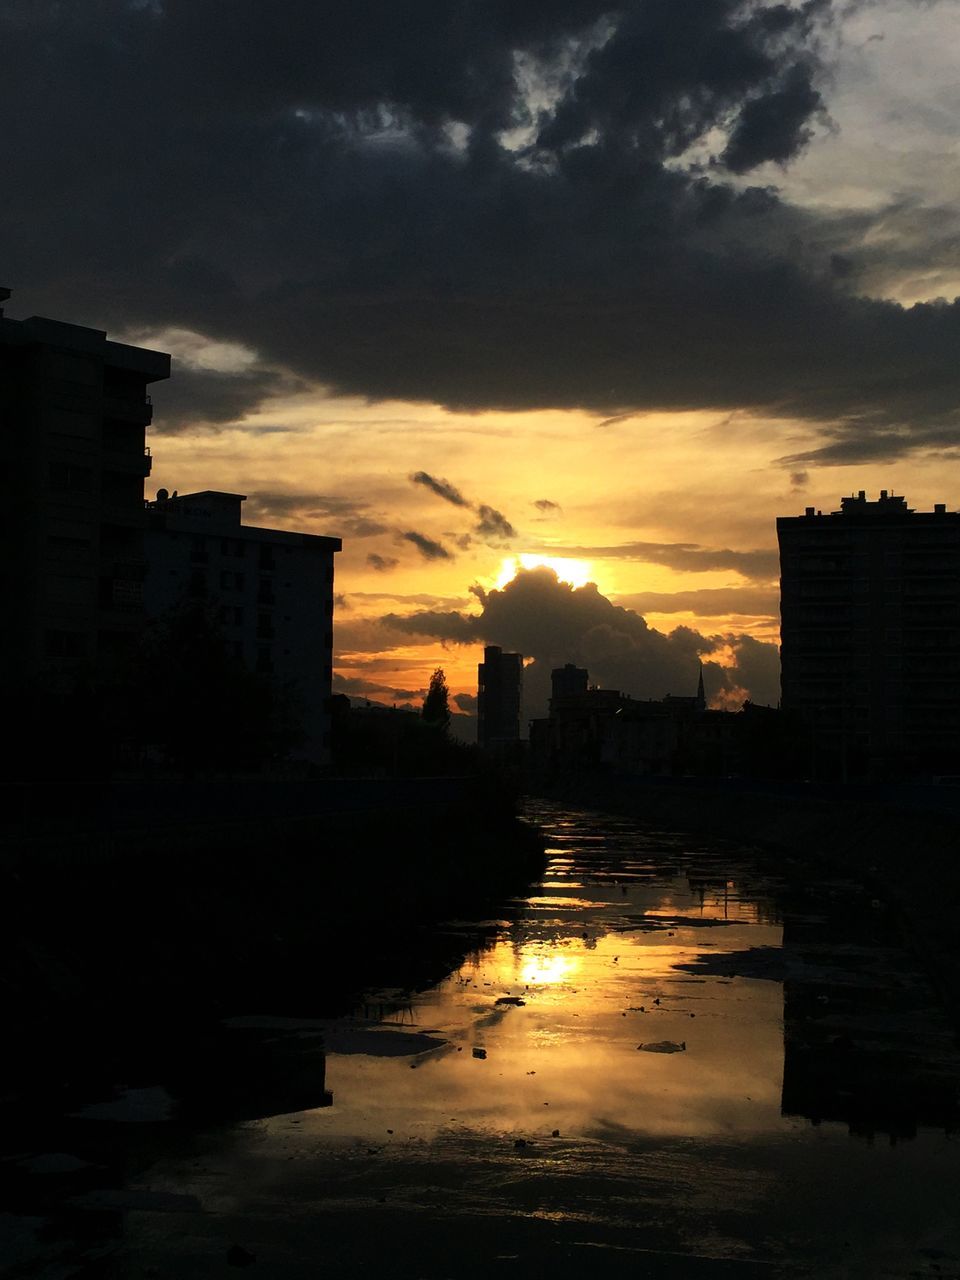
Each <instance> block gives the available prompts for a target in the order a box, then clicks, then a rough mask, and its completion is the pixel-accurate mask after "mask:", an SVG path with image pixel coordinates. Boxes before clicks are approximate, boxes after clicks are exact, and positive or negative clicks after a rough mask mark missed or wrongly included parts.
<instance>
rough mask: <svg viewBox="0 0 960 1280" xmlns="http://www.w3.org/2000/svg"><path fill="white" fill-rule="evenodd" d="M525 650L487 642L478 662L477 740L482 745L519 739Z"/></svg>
mask: <svg viewBox="0 0 960 1280" xmlns="http://www.w3.org/2000/svg"><path fill="white" fill-rule="evenodd" d="M522 702H523V654H521V653H504V652H503V650H502V649H501V648H499V647H498V646H497V645H495V644H490V645H487V647H486V648H485V649H484V651H483V661H482V662H481V663H479V665H478V666H477V742H478V743H479V744H480V746H481V747H491V746H493V745H494V744H495V743H502V742H519V740H520V712H521V706H522Z"/></svg>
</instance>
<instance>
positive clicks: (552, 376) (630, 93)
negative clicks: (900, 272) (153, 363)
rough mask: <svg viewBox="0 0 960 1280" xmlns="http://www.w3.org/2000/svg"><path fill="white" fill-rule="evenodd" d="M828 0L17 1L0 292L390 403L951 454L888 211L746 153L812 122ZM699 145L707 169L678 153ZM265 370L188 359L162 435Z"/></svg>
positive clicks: (932, 312) (937, 331)
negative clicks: (695, 413) (904, 303)
mask: <svg viewBox="0 0 960 1280" xmlns="http://www.w3.org/2000/svg"><path fill="white" fill-rule="evenodd" d="M839 2H840V0H836V3H837V5H838V6H839ZM830 19H831V6H830V4H829V3H828V2H827V0H820V2H814V0H810V2H808V3H801V4H794V5H786V4H776V3H763V2H762V0H756V2H755V3H748V2H745V0H622V3H619V4H617V5H615V6H611V5H610V4H609V0H606V2H604V0H563V2H562V3H554V2H552V0H549V2H548V0H525V2H524V3H522V4H518V3H516V0H460V3H457V4H450V3H449V2H448V0H416V3H411V4H408V5H397V4H396V3H395V2H394V0H354V2H353V3H351V4H343V3H337V4H334V3H333V2H332V0H289V2H288V3H287V4H285V5H284V6H283V7H282V19H278V12H277V8H276V6H275V5H273V4H270V3H267V0H244V3H242V4H237V3H232V2H228V0H165V2H164V3H162V4H139V5H133V4H130V3H128V2H127V0H99V2H98V3H97V4H95V5H63V4H62V3H55V2H54V0H8V3H7V4H6V5H4V6H3V7H2V9H0V39H2V41H3V46H4V75H3V77H2V80H0V99H2V112H3V118H4V119H5V120H8V121H13V120H16V121H18V122H21V123H20V124H19V125H18V127H16V128H14V127H11V128H7V129H4V130H3V131H2V132H0V171H2V172H3V174H4V200H3V202H2V205H0V234H2V238H3V242H4V244H5V246H7V248H8V250H9V252H8V255H7V271H8V273H9V274H8V279H7V280H6V281H5V282H6V283H9V284H11V285H12V286H14V287H15V290H16V292H15V295H14V307H15V308H21V310H19V311H17V312H16V313H17V314H23V313H24V312H27V313H29V311H39V312H44V311H46V312H47V313H50V314H54V315H57V316H62V317H63V318H65V319H75V320H77V321H79V322H87V323H92V324H95V325H98V326H104V325H107V326H111V327H114V328H121V327H122V328H133V327H136V326H152V327H154V328H156V327H162V326H164V325H176V326H179V327H184V328H190V329H193V330H195V331H197V332H200V333H202V334H204V335H207V336H209V337H213V338H216V339H219V340H230V341H237V342H241V343H243V344H244V345H246V346H247V347H249V348H251V349H253V350H255V351H256V352H257V353H258V355H259V357H260V358H261V359H262V361H263V363H264V365H265V367H266V366H273V367H276V368H278V369H283V370H285V371H287V372H288V373H290V374H292V375H294V376H296V377H299V378H305V379H308V380H311V381H315V382H317V383H320V384H323V385H324V386H326V387H328V388H330V389H331V390H333V391H336V392H343V393H348V394H357V395H361V396H365V397H368V398H405V399H417V400H429V401H434V402H437V403H441V404H444V405H447V406H451V407H455V408H461V409H468V410H477V409H482V408H486V407H504V408H511V409H518V408H527V407H538V408H542V407H550V406H559V407H564V408H571V407H581V408H586V409H589V410H590V411H593V412H596V413H598V414H601V415H603V416H605V417H607V418H610V417H611V416H613V417H616V416H618V415H622V414H626V413H629V412H631V411H634V410H649V409H695V408H712V409H723V408H747V409H755V410H763V411H764V412H765V413H767V414H768V415H770V416H771V417H777V416H781V417H791V416H792V417H797V416H799V417H808V418H813V419H817V420H822V421H824V422H827V423H832V424H843V426H844V438H845V439H847V438H849V439H851V440H853V441H854V442H856V441H857V440H858V439H862V438H867V437H869V439H870V440H871V441H874V442H875V441H876V440H878V439H881V438H882V441H883V442H884V444H885V445H886V446H887V447H889V448H890V449H892V450H895V449H896V448H898V447H899V448H901V449H903V448H907V447H909V446H910V443H911V442H912V441H920V442H925V443H926V445H927V446H928V447H934V448H939V447H942V433H943V431H944V430H945V429H946V428H947V427H952V426H956V424H957V421H958V407H960V361H957V359H956V353H957V347H958V340H960V305H958V304H953V305H946V304H944V305H941V306H933V305H928V306H919V307H914V308H912V309H909V310H907V309H904V308H902V307H900V306H898V305H896V304H894V303H891V302H884V301H877V300H870V299H867V298H858V297H856V296H854V294H853V292H852V290H853V289H854V288H855V287H856V285H857V281H858V280H859V279H861V278H862V273H858V271H857V269H856V263H857V257H856V249H857V245H858V244H859V242H860V241H861V240H862V239H863V238H864V235H865V231H866V230H868V229H869V226H868V223H866V222H864V220H863V219H862V218H861V221H860V223H859V224H857V223H856V220H853V221H851V220H849V219H847V220H844V219H834V220H833V221H830V220H828V219H826V216H825V215H815V214H813V213H804V212H802V211H800V210H798V209H796V208H791V207H790V206H788V205H787V204H785V203H784V202H783V201H781V200H780V199H779V198H778V196H777V195H776V193H775V192H772V191H770V190H761V189H757V188H747V189H745V190H744V189H740V188H738V187H736V186H734V185H732V184H731V183H730V182H729V181H727V179H726V178H725V176H724V175H725V173H728V172H730V171H736V172H737V173H738V174H743V173H748V172H749V171H750V170H751V169H752V168H753V167H754V166H755V165H757V164H759V163H761V162H762V161H771V160H772V161H776V162H779V163H781V164H782V163H786V162H787V161H789V160H790V159H791V158H792V157H793V156H794V155H796V154H797V152H798V151H799V150H800V149H802V147H803V146H804V145H806V143H807V141H808V138H809V135H810V130H811V127H812V124H813V123H814V122H815V121H816V120H817V118H818V116H819V115H820V113H821V106H822V104H821V91H822V85H823V83H825V82H826V80H827V78H828V77H826V76H825V75H823V73H822V72H823V69H822V68H821V65H820V61H819V58H820V54H819V49H820V41H819V32H820V31H821V30H822V28H823V26H824V25H825V24H826V23H828V22H829V21H830ZM518 66H520V67H521V68H523V69H524V74H523V75H520V74H518V71H517V68H518ZM530 79H532V81H533V82H535V83H539V84H540V85H541V86H544V89H543V92H542V93H541V94H540V95H539V97H538V98H537V99H536V100H534V99H529V100H528V99H527V98H525V97H524V96H523V94H522V93H521V92H520V90H519V87H518V86H519V85H520V84H521V82H524V81H525V80H530ZM828 105H829V104H828ZM504 130H512V131H513V133H512V135H511V137H513V138H514V141H513V142H512V143H511V145H510V146H507V145H505V139H506V135H505V134H504V133H503V132H502V131H504ZM524 130H526V135H523V131H524ZM518 131H519V132H518ZM524 137H525V140H524ZM517 138H519V139H520V141H519V142H517V141H516V139H517ZM714 139H718V140H717V141H716V142H715V143H714ZM708 142H709V143H710V145H715V146H716V148H717V152H718V155H717V157H716V159H715V163H713V164H707V165H703V164H699V163H698V164H697V165H694V164H692V163H689V162H688V161H687V159H686V157H685V152H686V151H687V150H688V148H690V147H691V146H693V145H694V144H699V145H700V147H701V149H702V148H703V147H704V146H705V145H706V144H707V143H708ZM724 166H726V168H724ZM65 193H68V196H69V198H65ZM846 262H852V263H853V269H852V270H851V271H840V272H838V271H837V270H836V269H835V265H834V264H836V263H846ZM881 265H882V264H878V263H877V262H876V261H871V263H870V271H869V273H868V274H869V275H870V278H874V279H875V278H879V277H881V276H882V269H881ZM520 353H522V358H520ZM272 376H273V375H269V374H264V373H250V372H247V373H245V374H244V373H240V374H236V375H216V376H215V377H214V378H213V379H212V380H211V378H209V377H207V376H206V375H203V376H202V377H199V376H196V375H194V374H193V373H189V374H187V373H179V374H178V377H180V378H181V379H182V382H181V387H180V390H179V391H176V390H174V385H175V384H174V383H173V382H172V383H171V386H170V390H169V392H168V393H167V394H168V396H169V399H168V401H167V403H168V404H169V406H170V407H169V412H168V413H165V412H163V411H158V414H157V423H156V426H157V429H158V430H163V429H165V428H166V429H173V428H177V427H181V426H182V425H184V424H185V423H186V422H188V421H189V422H193V421H200V422H213V423H216V422H223V421H228V420H232V419H233V418H236V417H241V416H242V415H243V414H245V413H249V412H250V410H251V409H252V408H254V407H255V406H256V404H257V403H259V401H260V399H261V398H262V397H263V396H264V395H266V394H269V393H270V391H271V388H272V387H273V386H274V385H275V384H274V383H273V382H272V381H271V378H272ZM224 378H227V379H228V381H229V382H230V383H231V384H232V389H231V388H228V386H227V384H226V383H225V382H224V381H223V379H224ZM163 395H164V392H163V391H160V390H159V389H158V405H161V406H162V405H163V403H164V401H163ZM177 397H179V400H178V399H177ZM878 433H879V434H878Z"/></svg>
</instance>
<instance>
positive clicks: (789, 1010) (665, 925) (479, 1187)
mask: <svg viewBox="0 0 960 1280" xmlns="http://www.w3.org/2000/svg"><path fill="white" fill-rule="evenodd" d="M529 817H530V818H531V820H533V821H536V822H538V823H540V824H541V825H542V827H543V829H544V831H545V834H546V837H547V843H548V857H549V864H548V869H547V873H546V876H545V878H544V881H543V882H542V883H541V884H539V885H538V886H536V887H535V888H534V889H533V890H532V892H531V893H530V895H529V896H528V897H525V898H523V899H515V900H511V901H508V902H504V903H503V905H502V914H501V915H499V916H498V917H497V918H495V919H490V920H487V921H450V922H447V924H445V926H444V928H443V940H442V941H443V948H444V949H445V953H450V954H454V955H455V956H456V958H457V960H458V962H459V963H457V966H456V967H455V968H454V969H453V971H452V972H450V973H449V974H448V975H447V976H446V977H444V978H443V979H442V980H441V981H439V982H436V983H434V984H432V985H430V986H429V987H428V988H426V989H424V990H417V991H408V990H401V989H397V988H394V987H391V986H389V985H386V986H384V987H383V988H382V989H380V990H375V991H367V992H365V993H364V995H363V997H362V999H361V1000H360V1001H359V1003H358V1004H357V1006H356V1008H355V1009H354V1011H353V1012H352V1013H351V1014H349V1015H347V1016H339V1017H330V1016H326V1017H324V1016H322V1014H323V1010H322V1009H321V1010H319V1016H317V1017H312V1018H301V1019H291V1018H278V1017H273V1016H271V1011H270V1010H258V1009H254V1010H246V1011H243V1010H240V1011H238V1012H237V1016H236V1017H234V1018H232V1019H230V1020H229V1022H228V1025H227V1026H226V1027H225V1028H224V1031H223V1044H224V1045H225V1046H226V1047H225V1048H224V1049H223V1050H222V1052H221V1053H220V1054H219V1055H218V1056H217V1058H216V1061H215V1062H214V1063H212V1064H211V1063H210V1062H209V1061H208V1062H207V1063H206V1064H201V1063H196V1064H194V1065H195V1067H196V1071H195V1073H194V1074H195V1076H196V1079H193V1080H191V1079H190V1078H189V1077H190V1074H191V1073H190V1072H187V1077H188V1078H187V1080H186V1082H184V1081H182V1080H181V1081H151V1080H139V1081H135V1082H129V1083H128V1084H127V1085H126V1087H124V1088H118V1089H117V1090H115V1091H114V1092H113V1093H112V1094H111V1095H110V1096H109V1097H106V1098H101V1099H93V1100H89V1101H88V1102H87V1103H85V1105H83V1106H81V1107H79V1108H77V1110H76V1111H75V1113H74V1115H73V1116H72V1117H70V1118H68V1119H64V1120H62V1121H58V1124H57V1127H56V1128H55V1130H54V1132H55V1135H56V1137H55V1139H54V1138H53V1137H51V1136H50V1135H49V1133H48V1134H47V1135H46V1137H45V1143H46V1146H47V1147H50V1146H51V1144H54V1143H56V1144H60V1145H61V1146H62V1148H63V1149H62V1150H49V1149H39V1148H38V1149H36V1150H28V1151H21V1152H18V1153H17V1154H16V1159H14V1160H13V1161H10V1160H8V1161H7V1166H8V1172H9V1171H10V1169H11V1168H15V1169H16V1170H17V1179H18V1180H15V1181H16V1187H17V1195H18V1201H17V1203H18V1206H19V1212H18V1213H16V1214H14V1215H12V1216H10V1215H8V1219H7V1232H8V1236H9V1239H8V1241H7V1249H8V1255H7V1256H8V1257H9V1258H10V1259H11V1260H12V1262H13V1264H14V1270H13V1271H12V1272H11V1274H12V1275H22V1276H38V1277H43V1280H67V1277H69V1276H73V1275H76V1276H85V1275H97V1276H106V1277H112V1276H117V1277H120V1276H145V1275H146V1276H151V1275H152V1276H163V1277H166V1276H169V1277H177V1278H178V1280H192V1278H193V1277H208V1276H211V1275H219V1274H228V1273H229V1271H228V1268H230V1267H231V1266H233V1267H235V1268H242V1267H249V1274H250V1275H252V1276H256V1275H263V1276H269V1277H278V1278H279V1280H284V1278H286V1277H291V1278H292V1277H296V1278H298V1280H299V1278H300V1277H303V1280H306V1278H307V1277H310V1278H311V1280H313V1278H314V1277H321V1276H354V1275H355V1276H379V1275H384V1276H401V1277H408V1276H409V1277H424V1278H430V1280H434V1278H436V1280H440V1278H441V1277H458V1276H483V1277H499V1276H504V1277H511V1276H518V1277H519V1276H524V1277H530V1276H540V1275H543V1276H551V1277H565V1276H578V1277H582V1276H590V1275H594V1274H596V1275H603V1276H607V1275H611V1276H613V1275H615V1276H620V1275H623V1276H649V1277H701V1276H704V1277H714V1276H741V1275H742V1276H748V1275H772V1276H780V1275H783V1276H791V1275H805V1276H806V1275H809V1276H817V1277H853V1276H858V1277H859V1276H863V1277H871V1278H875V1280H881V1278H883V1277H890V1278H893V1277H898V1278H903V1280H906V1278H907V1277H927V1276H929V1277H931V1278H932V1277H935V1276H936V1277H941V1280H942V1278H943V1277H950V1276H952V1277H957V1276H960V1213H958V1204H960V1195H958V1192H960V1137H958V1133H957V1132H956V1130H955V1125H956V1120H957V1096H958V1095H957V1086H958V1082H960V1056H958V1053H957V1049H956V1043H955V1037H954V1035H953V1033H952V1031H951V1028H950V1026H949V1024H948V1022H947V1020H946V1017H945V1015H944V1014H943V1012H942V1010H941V1008H940V1005H939V1003H938V1000H937V998H936V994H935V992H934V991H933V989H932V988H931V986H930V984H929V983H928V981H927V980H926V978H925V977H924V976H923V975H922V974H921V973H920V972H919V971H918V968H917V965H916V963H915V962H914V960H913V959H912V957H911V956H910V954H909V952H908V950H907V949H906V948H905V947H904V946H903V945H902V942H901V941H900V939H899V937H898V933H897V927H896V921H895V920H893V919H892V918H891V913H890V912H889V910H888V908H887V906H886V904H884V903H883V902H882V901H880V900H878V899H877V898H875V897H873V896H872V895H871V891H870V890H868V889H864V888H863V887H862V886H859V885H857V884H855V883H850V882H845V881H843V880H842V879H830V878H825V877H824V876H822V875H821V876H818V877H816V878H810V876H809V873H807V874H806V875H804V874H801V873H800V872H799V870H798V869H797V868H796V867H791V868H781V869H778V868H777V867H775V866H772V865H771V862H770V860H769V858H767V859H761V858H759V857H757V856H756V855H755V854H753V853H751V852H750V851H749V850H743V849H737V848H735V847H733V846H730V845H719V844H718V845H709V844H704V843H701V842H699V841H695V840H691V839H690V838H686V837H683V836H680V835H678V834H676V833H671V832H654V831H646V830H643V829H642V828H639V827H637V826H636V825H634V824H632V823H630V822H627V821H621V820H619V819H615V818H611V817H606V816H604V817H598V816H597V815H595V814H589V813H583V812H572V811H568V810H565V809H563V808H561V807H559V806H553V805H539V806H537V805H531V807H530V812H529ZM908 871H909V868H907V873H908ZM371 892H372V893H375V892H376V886H375V885H371ZM930 892H931V893H933V892H936V886H931V887H930ZM327 909H331V910H335V904H328V908H327ZM354 945H355V947H356V949H357V951H358V953H360V952H362V951H363V950H364V948H367V947H370V946H371V945H372V940H371V939H369V938H367V937H365V936H364V931H363V929H362V928H359V929H358V930H357V933H356V937H355V942H354ZM349 968H350V957H349V956H345V957H344V974H345V975H347V974H348V973H349ZM328 981H329V975H318V990H320V989H322V988H323V987H324V984H325V982H328ZM201 1078H202V1080H203V1082H204V1083H203V1087H202V1088H199V1087H198V1085H197V1079H201ZM294 1098H295V1099H296V1103H297V1109H293V1107H292V1103H291V1099H294ZM218 1100H219V1101H220V1102H222V1103H223V1105H222V1106H220V1107H219V1108H218V1106H217V1102H218ZM224 1100H226V1101H224ZM118 1152H120V1153H121V1155H120V1156H119V1157H118V1154H117V1153H118ZM105 1171H106V1172H105ZM24 1187H27V1188H28V1191H24V1189H23V1188H24ZM30 1188H32V1189H33V1199H32V1200H31V1196H30V1194H29V1189H30ZM37 1188H40V1190H39V1191H38V1190H37ZM78 1224H79V1225H78Z"/></svg>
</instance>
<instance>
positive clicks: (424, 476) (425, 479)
mask: <svg viewBox="0 0 960 1280" xmlns="http://www.w3.org/2000/svg"><path fill="white" fill-rule="evenodd" d="M410 482H411V483H412V484H421V485H423V486H424V488H425V489H429V490H431V492H433V493H435V494H436V495H437V497H438V498H443V499H444V501H446V502H450V503H452V504H453V505H454V506H455V507H468V506H469V505H470V504H469V502H467V500H466V498H465V497H464V496H463V494H462V493H461V492H460V490H459V489H457V488H455V487H454V486H453V485H452V484H451V483H450V481H449V480H439V479H437V478H436V476H432V475H430V474H429V473H428V472H426V471H415V472H414V474H413V475H412V476H411V477H410Z"/></svg>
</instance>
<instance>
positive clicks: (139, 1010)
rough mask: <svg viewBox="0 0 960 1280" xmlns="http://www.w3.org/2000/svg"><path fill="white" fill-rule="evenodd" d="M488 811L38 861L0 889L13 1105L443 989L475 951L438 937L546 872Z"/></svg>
mask: <svg viewBox="0 0 960 1280" xmlns="http://www.w3.org/2000/svg"><path fill="white" fill-rule="evenodd" d="M479 801H480V797H479V796H473V795H470V796H468V798H467V799H466V800H465V801H464V802H463V803H460V804H456V805H451V804H449V803H445V804H443V805H442V806H438V807H437V808H435V809H431V808H430V807H429V806H423V807H422V808H421V809H420V810H419V811H415V810H411V809H409V808H405V809H403V810H393V811H391V810H390V809H389V808H384V807H379V808H377V809H376V810H375V811H374V812H370V813H367V814H363V813H358V812H355V811H352V812H348V813H340V814H328V815H325V816H323V815H314V816H304V815H296V816H292V817H291V816H286V815H278V816H277V817H276V818H274V819H272V820H269V819H260V820H257V821H248V822H246V823H242V824H241V823H230V822H227V821H226V820H224V821H223V822H221V823H218V824H215V825H214V826H212V827H211V825H210V824H200V825H191V826H184V827H182V828H179V829H178V828H175V827H174V828H171V827H169V826H168V827H166V828H164V829H163V832H162V837H161V836H158V835H157V833H156V832H155V833H154V837H153V838H152V839H146V838H144V839H142V840H140V839H138V833H137V832H136V831H132V832H117V833H110V834H109V836H106V837H98V836H97V835H96V834H95V833H94V834H90V833H88V834H87V836H86V838H83V837H81V838H78V839H77V840H75V841H71V840H69V839H68V838H67V837H65V836H64V835H62V834H58V835H57V836H56V837H55V838H50V837H47V838H45V839H44V840H43V841H42V842H38V843H35V844H34V846H33V855H34V856H24V851H23V847H22V846H21V848H20V850H19V852H18V854H17V857H16V858H15V860H14V861H13V863H12V865H10V864H8V865H7V866H6V867H5V868H4V870H3V871H2V873H0V879H2V886H0V887H2V893H0V899H2V904H3V905H2V915H3V943H2V952H3V963H2V973H3V979H2V983H3V990H4V996H5V1007H6V1010H7V1016H8V1026H9V1028H10V1033H11V1035H10V1039H9V1040H8V1044H9V1045H10V1046H12V1048H11V1050H10V1051H8V1054H7V1055H5V1062H4V1064H3V1068H2V1074H0V1097H4V1098H6V1100H7V1101H8V1102H14V1103H15V1102H16V1100H17V1099H18V1098H19V1097H21V1096H22V1095H23V1094H24V1092H25V1091H26V1092H29V1093H39V1094H44V1095H45V1096H46V1098H47V1100H48V1102H49V1100H50V1091H51V1090H52V1091H54V1093H56V1092H57V1091H60V1092H66V1093H70V1092H72V1091H75V1090H76V1089H78V1088H83V1087H86V1085H88V1084H89V1082H90V1081H92V1080H97V1079H111V1078H127V1077H131V1076H133V1077H135V1076H137V1075H138V1074H150V1075H152V1076H153V1077H154V1078H156V1076H157V1075H158V1073H161V1072H162V1070H163V1069H164V1067H165V1066H166V1065H167V1064H168V1063H169V1062H170V1061H171V1060H172V1059H175V1058H177V1057H180V1056H182V1055H183V1053H184V1052H185V1051H187V1052H192V1048H191V1046H195V1045H197V1044H198V1043H200V1042H202V1039H203V1037H204V1035H205V1034H206V1031H207V1029H208V1028H209V1027H211V1026H213V1025H215V1024H217V1023H218V1022H219V1021H220V1020H221V1019H222V1018H224V1017H229V1016H231V1015H233V1014H237V1013H247V1012H249V1011H250V1010H257V1009H265V1010H269V1011H271V1012H273V1013H278V1014H283V1013H288V1014H291V1015H299V1016H317V1015H329V1014H337V1013H339V1012H341V1011H342V1006H343V1005H344V1002H345V1001H346V1002H349V1000H350V999H351V998H352V993H356V992H359V991H361V990H363V989H364V988H368V987H370V986H376V985H377V983H378V982H382V981H383V980H384V979H383V974H384V972H385V970H386V969H387V968H388V967H389V969H390V970H391V971H396V970H398V969H399V970H400V971H401V976H402V979H403V981H404V982H406V983H408V984H409V985H410V986H411V987H416V986H419V985H424V984H429V983H430V982H431V981H436V980H438V979H439V978H440V977H442V976H443V975H444V973H446V972H447V971H448V970H449V967H450V966H451V965H453V964H455V963H456V962H457V959H458V956H459V955H462V954H463V950H464V949H465V948H469V946H470V945H471V943H470V940H469V939H468V940H465V939H464V938H463V937H454V938H449V939H447V940H446V942H445V943H444V942H441V943H440V944H439V945H438V942H437V939H436V937H435V926H436V925H437V923H438V922H439V921H441V920H443V919H446V918H450V917H456V916H464V917H469V918H472V919H475V920H482V918H483V916H484V914H485V912H487V911H488V910H492V908H493V906H494V904H496V903H497V902H498V901H500V900H501V899H503V898H504V897H505V896H509V895H511V894H519V893H522V892H523V890H524V889H525V888H526V886H527V885H528V884H529V883H530V882H531V880H533V879H535V878H536V877H537V876H538V875H539V874H541V872H542V869H543V866H544V856H543V845H542V841H541V839H540V837H539V834H538V832H537V831H536V830H535V829H533V828H532V827H530V826H528V825H526V824H524V823H523V822H522V821H520V820H519V819H518V818H517V817H516V816H515V815H514V813H513V811H512V807H511V806H510V805H509V804H496V803H490V802H488V803H480V802H479ZM358 937H359V938H362V944H360V945H358ZM448 953H449V954H448Z"/></svg>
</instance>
